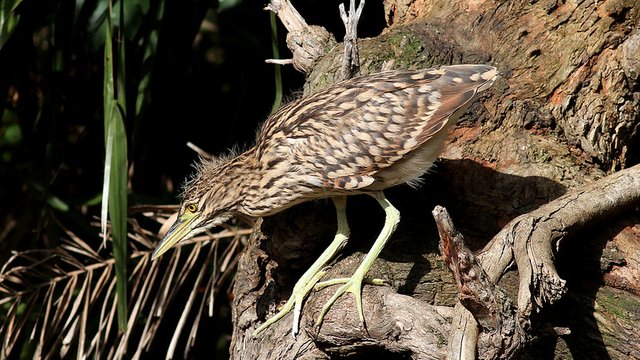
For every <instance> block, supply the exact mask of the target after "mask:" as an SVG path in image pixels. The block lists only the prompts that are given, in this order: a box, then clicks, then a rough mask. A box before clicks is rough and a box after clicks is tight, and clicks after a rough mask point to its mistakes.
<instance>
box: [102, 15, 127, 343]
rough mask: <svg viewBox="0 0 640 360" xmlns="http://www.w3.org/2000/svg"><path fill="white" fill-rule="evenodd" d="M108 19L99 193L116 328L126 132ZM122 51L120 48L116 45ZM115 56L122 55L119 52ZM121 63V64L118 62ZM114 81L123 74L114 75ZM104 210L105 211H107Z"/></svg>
mask: <svg viewBox="0 0 640 360" xmlns="http://www.w3.org/2000/svg"><path fill="white" fill-rule="evenodd" d="M111 25H112V24H111V18H109V19H108V24H107V27H106V34H105V35H106V41H105V53H104V63H105V69H104V115H105V118H104V121H105V130H106V137H105V145H106V154H105V172H104V182H103V193H102V219H101V228H102V232H103V236H105V238H106V229H107V225H106V224H107V221H106V218H107V216H106V215H107V211H108V214H109V218H110V219H111V232H112V238H113V257H114V259H115V269H116V296H117V298H118V301H117V312H118V329H119V330H120V332H124V331H125V330H126V328H127V247H126V243H127V180H128V173H127V167H128V166H127V163H128V162H127V134H126V131H125V127H124V115H125V114H124V106H123V104H124V103H123V100H122V99H123V98H124V94H120V96H118V93H117V88H119V87H120V86H115V85H114V82H115V81H116V80H115V79H116V78H115V77H114V72H113V69H114V67H115V66H114V65H115V64H114V56H113V38H112V31H113V29H112V26H111ZM120 50H121V51H124V48H123V47H121V48H120ZM118 58H119V59H123V58H124V54H120V56H119V57H118ZM119 65H123V64H119ZM117 69H118V72H119V73H122V72H124V67H123V66H117ZM117 79H118V80H121V79H124V75H123V74H120V75H118V76H117ZM107 209H108V210H107Z"/></svg>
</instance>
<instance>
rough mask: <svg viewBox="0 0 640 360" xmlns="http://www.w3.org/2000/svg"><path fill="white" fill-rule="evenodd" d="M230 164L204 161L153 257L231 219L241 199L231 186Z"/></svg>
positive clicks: (190, 182) (186, 189)
mask: <svg viewBox="0 0 640 360" xmlns="http://www.w3.org/2000/svg"><path fill="white" fill-rule="evenodd" d="M228 165H229V164H225V163H223V162H221V161H210V160H209V161H203V162H202V164H200V165H199V166H198V167H197V173H196V175H195V176H194V177H193V178H192V179H191V180H190V181H188V182H187V183H186V184H185V186H184V191H183V201H182V204H181V205H180V210H179V211H178V218H177V219H176V221H175V223H174V224H173V225H172V226H171V228H170V229H169V230H168V231H167V233H166V234H165V236H164V238H163V239H162V240H161V241H160V243H159V244H158V246H157V247H156V249H155V251H154V252H153V255H152V257H151V259H152V260H155V259H156V258H158V257H159V256H160V255H162V254H164V253H165V252H166V251H167V250H169V249H170V248H171V247H172V246H174V245H175V244H177V243H178V242H180V241H182V240H186V239H189V238H191V237H193V236H195V235H197V234H199V233H201V232H203V231H205V230H207V229H209V228H212V227H214V226H218V225H221V224H223V223H224V222H226V221H227V220H229V219H230V218H231V217H233V215H234V214H235V212H236V208H237V204H238V201H239V196H238V194H235V193H234V191H233V190H232V186H230V183H233V182H230V180H232V179H230V176H229V174H228V171H227V169H226V168H227V167H228Z"/></svg>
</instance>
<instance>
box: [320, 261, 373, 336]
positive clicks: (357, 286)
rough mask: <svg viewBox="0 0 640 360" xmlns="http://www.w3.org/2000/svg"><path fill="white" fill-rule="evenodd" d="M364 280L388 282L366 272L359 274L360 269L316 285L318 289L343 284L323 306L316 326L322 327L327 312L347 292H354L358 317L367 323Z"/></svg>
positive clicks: (367, 281) (367, 282)
mask: <svg viewBox="0 0 640 360" xmlns="http://www.w3.org/2000/svg"><path fill="white" fill-rule="evenodd" d="M363 282H364V283H366V284H371V285H384V284H386V282H385V281H384V280H382V279H371V278H365V277H364V274H358V271H356V273H355V274H353V276H352V277H350V278H337V279H331V280H327V281H322V282H319V283H318V284H317V285H316V286H315V289H316V290H321V289H324V288H325V287H328V286H332V285H338V284H343V285H342V286H340V287H339V288H338V290H336V292H335V294H333V296H332V297H331V299H329V301H327V302H326V303H325V304H324V306H323V307H322V311H321V312H320V316H318V320H317V321H316V326H317V328H318V329H320V327H321V326H322V321H323V320H324V317H325V315H327V312H328V311H329V309H330V308H331V306H333V303H335V302H336V300H338V298H339V297H340V296H342V294H344V293H346V292H350V293H352V294H353V296H354V297H355V300H356V309H357V311H358V317H360V322H361V323H362V324H363V325H364V323H365V322H364V312H363V311H362V283H363Z"/></svg>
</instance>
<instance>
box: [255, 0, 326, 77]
mask: <svg viewBox="0 0 640 360" xmlns="http://www.w3.org/2000/svg"><path fill="white" fill-rule="evenodd" d="M265 9H266V10H271V11H273V12H274V13H275V14H276V15H277V16H278V18H279V19H280V21H281V22H282V24H283V25H284V26H285V27H286V28H287V31H288V33H287V47H288V48H289V50H291V52H292V53H293V66H294V67H295V68H296V69H297V70H298V71H300V72H302V73H304V74H308V73H309V72H310V71H311V69H313V64H314V63H315V61H316V60H317V59H318V58H319V57H320V56H322V55H323V54H324V51H325V48H327V45H328V44H329V43H331V42H335V40H334V39H333V36H332V35H331V34H330V33H329V32H328V31H327V30H325V28H323V27H321V26H316V25H308V24H307V22H306V21H305V20H304V18H303V17H302V16H301V15H300V13H299V12H298V11H297V10H296V9H295V8H294V7H293V5H291V2H290V1H289V0H271V2H270V3H269V5H267V7H266V8H265Z"/></svg>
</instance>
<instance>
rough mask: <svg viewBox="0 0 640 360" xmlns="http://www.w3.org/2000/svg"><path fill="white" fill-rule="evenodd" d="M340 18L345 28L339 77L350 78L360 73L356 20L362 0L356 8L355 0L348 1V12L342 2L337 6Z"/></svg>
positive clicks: (360, 9)
mask: <svg viewBox="0 0 640 360" xmlns="http://www.w3.org/2000/svg"><path fill="white" fill-rule="evenodd" d="M338 8H339V9H340V18H341V19H342V22H343V23H344V28H345V30H346V32H345V34H344V56H343V57H342V67H341V68H340V76H341V79H343V80H345V79H350V78H352V77H354V76H357V75H358V74H359V73H360V56H359V55H358V21H360V15H362V9H363V8H364V0H360V2H359V4H358V9H357V10H356V4H355V0H350V1H349V14H347V12H346V11H345V10H344V4H340V5H339V6H338Z"/></svg>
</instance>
